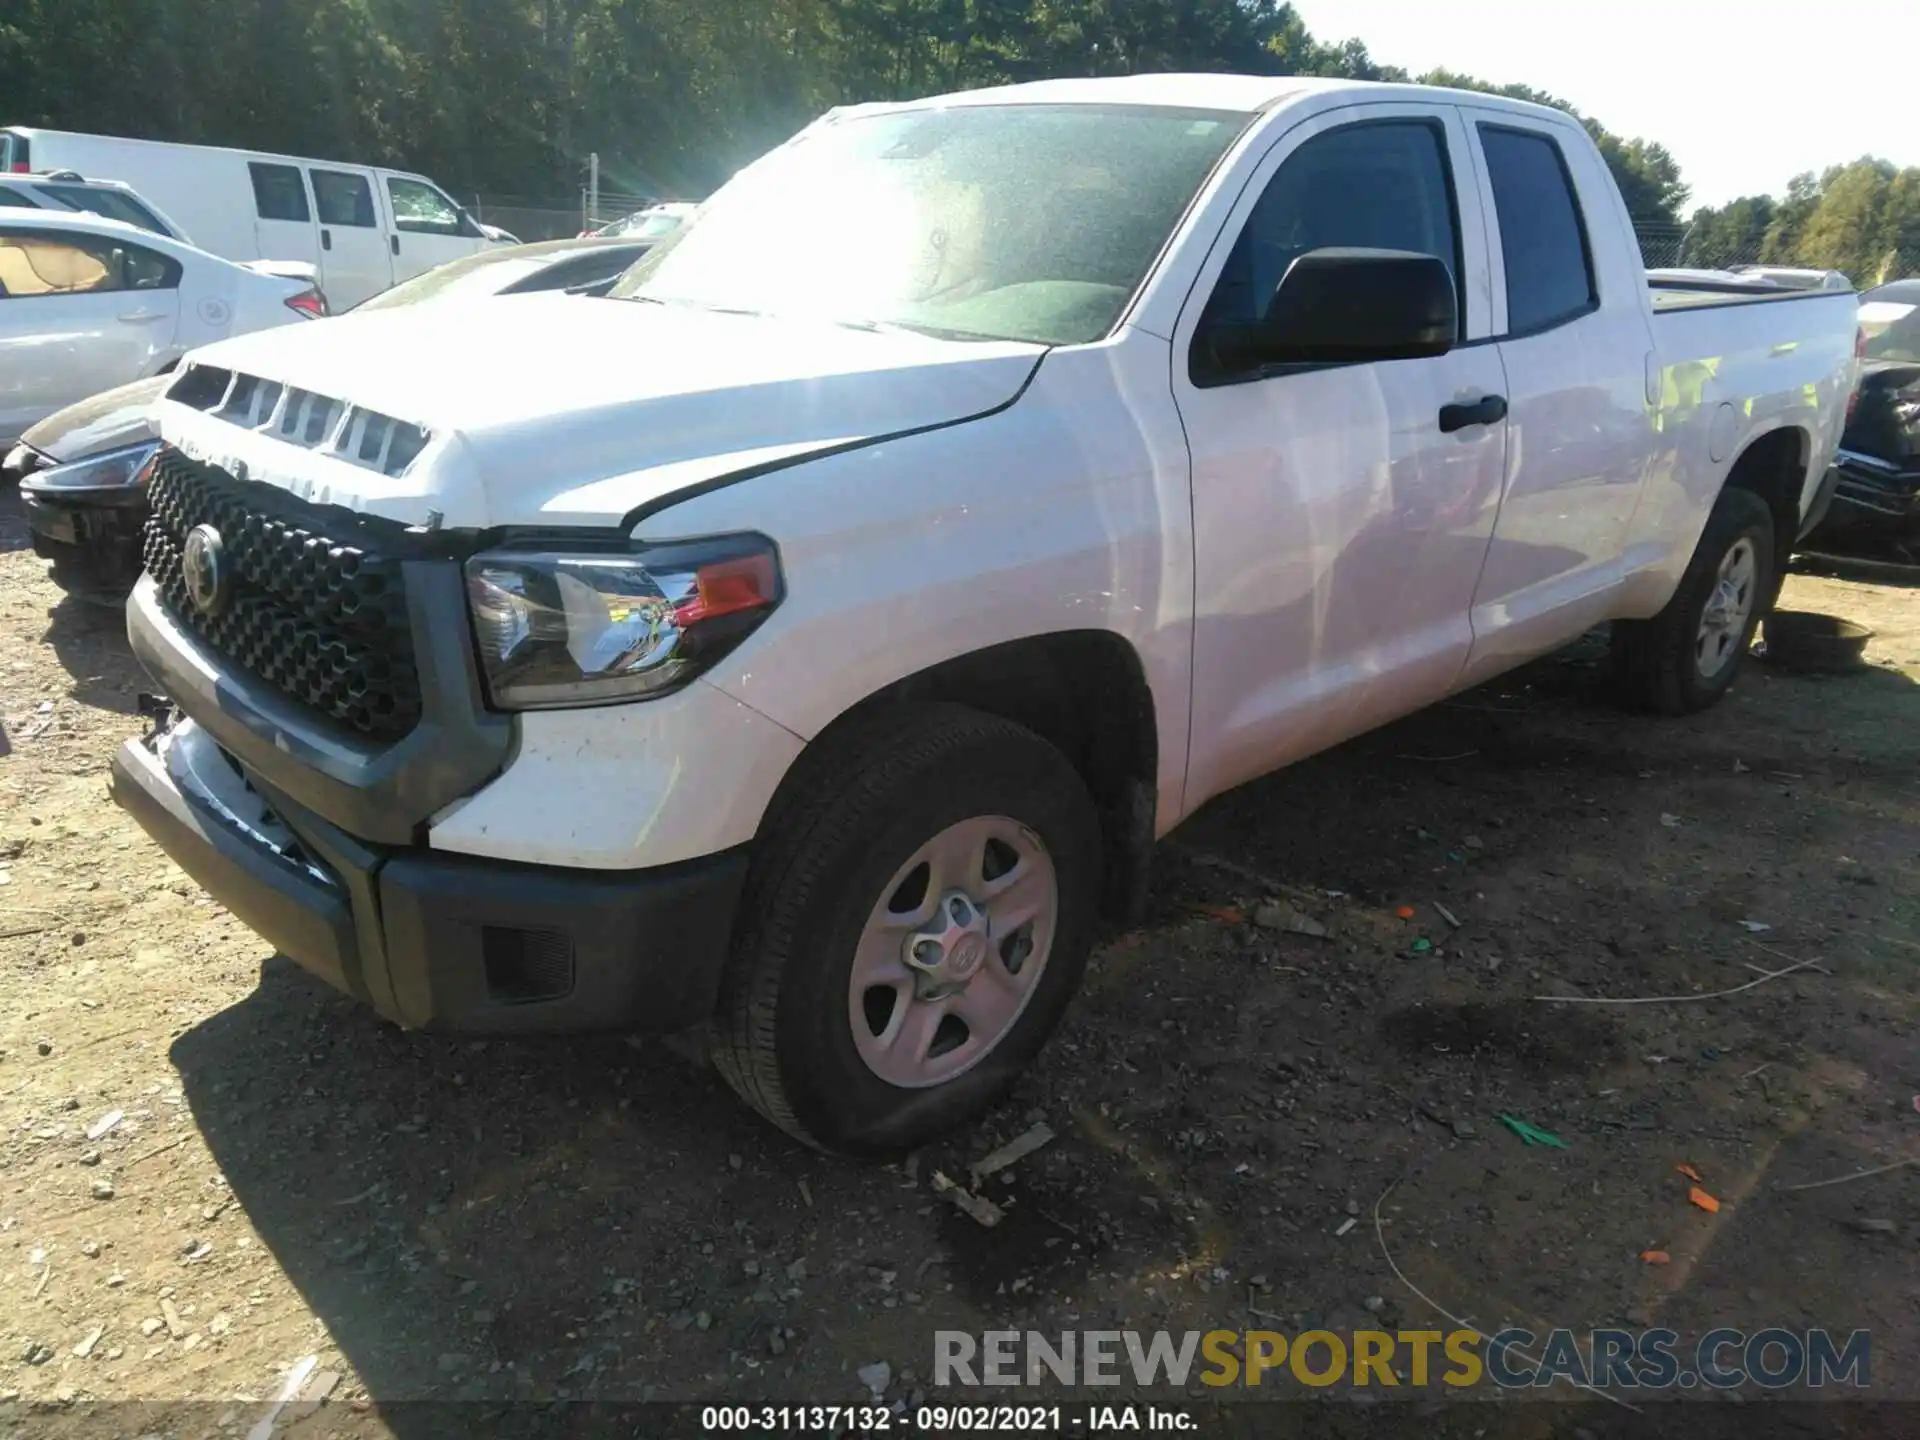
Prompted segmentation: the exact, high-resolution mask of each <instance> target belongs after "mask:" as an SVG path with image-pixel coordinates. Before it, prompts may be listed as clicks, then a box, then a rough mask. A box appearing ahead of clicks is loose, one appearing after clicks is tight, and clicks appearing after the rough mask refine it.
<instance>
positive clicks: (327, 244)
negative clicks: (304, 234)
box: [320, 230, 333, 250]
mask: <svg viewBox="0 0 1920 1440" xmlns="http://www.w3.org/2000/svg"><path fill="white" fill-rule="evenodd" d="M320 248H321V249H322V250H331V249H332V248H333V232H332V231H331V230H322V231H321V232H320Z"/></svg>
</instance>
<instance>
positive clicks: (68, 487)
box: [20, 440, 160, 493]
mask: <svg viewBox="0 0 1920 1440" xmlns="http://www.w3.org/2000/svg"><path fill="white" fill-rule="evenodd" d="M159 449H160V442H159V441H158V440H143V441H142V442H141V443H140V444H138V445H129V446H127V447H126V448H125V449H123V450H104V451H102V452H101V453H100V454H98V455H89V456H87V457H86V459H84V460H75V461H72V462H71V463H69V464H66V465H54V466H52V467H50V468H48V469H46V470H40V471H36V472H35V473H34V474H32V475H29V476H27V477H26V479H24V480H22V481H21V482H20V488H21V489H22V490H25V491H28V492H29V493H31V492H32V491H35V490H63V491H68V492H71V491H75V490H125V489H127V488H128V487H129V486H132V485H144V484H146V482H147V473H146V471H147V462H148V461H149V460H151V459H153V457H154V455H155V454H157V453H158V452H159Z"/></svg>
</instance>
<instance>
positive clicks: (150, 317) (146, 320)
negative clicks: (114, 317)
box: [119, 310, 167, 325]
mask: <svg viewBox="0 0 1920 1440" xmlns="http://www.w3.org/2000/svg"><path fill="white" fill-rule="evenodd" d="M119 318H120V319H121V320H122V321H123V322H124V323H126V324H128V325H147V324H151V323H152V322H153V321H155V320H164V319H166V318H167V312H166V311H164V310H129V311H127V312H126V313H125V314H124V315H122V316H120V317H119Z"/></svg>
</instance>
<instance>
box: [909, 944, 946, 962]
mask: <svg viewBox="0 0 1920 1440" xmlns="http://www.w3.org/2000/svg"><path fill="white" fill-rule="evenodd" d="M913 958H914V959H916V960H918V961H919V962H920V963H921V964H922V965H937V964H939V963H940V942H939V941H937V940H916V941H915V942H914V945H913Z"/></svg>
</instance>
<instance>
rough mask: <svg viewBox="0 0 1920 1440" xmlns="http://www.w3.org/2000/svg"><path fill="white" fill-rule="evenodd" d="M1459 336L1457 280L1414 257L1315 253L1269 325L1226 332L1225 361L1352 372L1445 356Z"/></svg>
mask: <svg viewBox="0 0 1920 1440" xmlns="http://www.w3.org/2000/svg"><path fill="white" fill-rule="evenodd" d="M1458 334H1459V305H1458V302H1457V300H1456V298H1455V291H1454V284H1453V273H1452V272H1451V271H1450V270H1448V268H1447V266H1446V264H1445V262H1444V261H1441V260H1439V259H1437V258H1435V257H1434V256H1432V255H1420V254H1415V253H1414V252H1413V251H1410V250H1362V249H1344V248H1341V249H1334V248H1329V249H1323V250H1309V251H1308V252H1307V253H1306V254H1304V255H1302V256H1300V257H1299V258H1298V259H1296V260H1295V261H1294V262H1293V263H1292V264H1291V265H1289V266H1288V267H1287V273H1286V274H1285V275H1283V276H1282V277H1281V278H1280V283H1279V285H1277V286H1276V287H1274V292H1273V299H1272V301H1271V302H1270V303H1269V304H1268V306H1267V313H1266V315H1265V317H1264V318H1262V319H1261V320H1260V321H1258V322H1257V323H1256V324H1253V325H1235V326H1221V327H1219V329H1218V330H1217V331H1216V333H1215V334H1214V336H1213V349H1214V353H1215V355H1216V356H1217V357H1218V358H1219V360H1220V362H1221V363H1222V364H1224V365H1226V366H1229V367H1231V368H1236V369H1237V368H1248V367H1258V366H1264V365H1351V364H1360V363H1364V362H1366V361H1372V360H1415V359H1421V358H1425V357H1429V356H1434V355H1444V354H1446V353H1447V351H1449V350H1451V349H1452V348H1453V346H1454V343H1455V341H1456V340H1457V338H1458Z"/></svg>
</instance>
